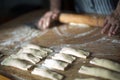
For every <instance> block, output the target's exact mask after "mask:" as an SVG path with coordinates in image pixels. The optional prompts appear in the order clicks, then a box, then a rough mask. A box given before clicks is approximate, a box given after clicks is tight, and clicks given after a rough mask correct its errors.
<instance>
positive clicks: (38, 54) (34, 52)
mask: <svg viewBox="0 0 120 80" xmlns="http://www.w3.org/2000/svg"><path fill="white" fill-rule="evenodd" d="M22 52H23V53H29V54H32V55H33V56H35V57H37V58H40V59H42V58H44V57H46V56H47V55H48V53H47V52H46V51H43V50H41V51H40V50H35V49H28V48H23V49H22Z"/></svg>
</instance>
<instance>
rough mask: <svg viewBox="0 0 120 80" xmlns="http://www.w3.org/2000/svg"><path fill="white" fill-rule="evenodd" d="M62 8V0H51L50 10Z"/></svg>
mask: <svg viewBox="0 0 120 80" xmlns="http://www.w3.org/2000/svg"><path fill="white" fill-rule="evenodd" d="M60 9H61V0H50V10H51V11H55V10H59V11H60Z"/></svg>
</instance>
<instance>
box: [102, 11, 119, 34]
mask: <svg viewBox="0 0 120 80" xmlns="http://www.w3.org/2000/svg"><path fill="white" fill-rule="evenodd" d="M119 30H120V12H119V11H118V12H117V11H115V12H113V14H111V15H109V16H107V17H106V19H105V22H104V25H103V29H102V31H101V33H102V34H105V33H106V34H108V36H112V35H115V34H116V33H117V32H118V31H119Z"/></svg>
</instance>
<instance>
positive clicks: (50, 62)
mask: <svg viewBox="0 0 120 80" xmlns="http://www.w3.org/2000/svg"><path fill="white" fill-rule="evenodd" d="M42 66H45V67H47V68H50V69H57V70H62V71H64V69H65V68H66V67H67V66H68V63H65V62H62V61H58V60H54V59H46V60H45V61H44V63H43V64H42Z"/></svg>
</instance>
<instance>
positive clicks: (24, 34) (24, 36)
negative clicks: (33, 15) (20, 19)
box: [0, 26, 47, 46]
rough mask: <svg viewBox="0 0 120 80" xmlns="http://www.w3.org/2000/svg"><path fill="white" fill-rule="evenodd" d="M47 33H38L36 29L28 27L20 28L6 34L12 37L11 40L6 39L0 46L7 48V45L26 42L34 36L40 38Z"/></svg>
mask: <svg viewBox="0 0 120 80" xmlns="http://www.w3.org/2000/svg"><path fill="white" fill-rule="evenodd" d="M46 32H47V31H44V32H43V31H39V30H36V29H32V28H30V27H29V26H21V27H19V28H17V29H15V30H14V31H13V32H11V33H8V34H10V35H12V37H11V38H8V39H6V40H4V41H2V42H1V43H0V45H1V46H9V45H14V44H16V43H17V44H18V43H23V42H26V41H29V40H31V39H32V38H34V37H36V36H42V35H43V34H45V33H46Z"/></svg>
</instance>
